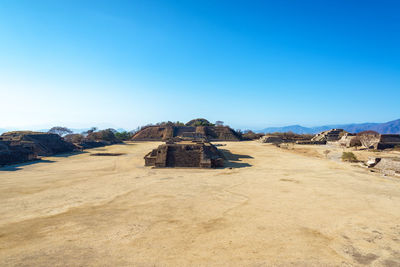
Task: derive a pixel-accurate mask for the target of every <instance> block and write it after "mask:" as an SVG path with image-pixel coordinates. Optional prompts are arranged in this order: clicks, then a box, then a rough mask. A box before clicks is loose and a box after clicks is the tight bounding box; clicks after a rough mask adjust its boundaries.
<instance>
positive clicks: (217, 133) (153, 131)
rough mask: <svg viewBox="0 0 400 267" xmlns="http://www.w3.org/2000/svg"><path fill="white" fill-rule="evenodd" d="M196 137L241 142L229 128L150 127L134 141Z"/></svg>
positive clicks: (140, 132) (135, 136)
mask: <svg viewBox="0 0 400 267" xmlns="http://www.w3.org/2000/svg"><path fill="white" fill-rule="evenodd" d="M194 135H199V136H200V135H201V136H204V137H206V138H207V139H208V140H209V141H239V140H240V136H238V134H237V133H236V132H235V131H234V130H232V129H231V128H229V127H228V126H148V127H145V128H144V129H142V130H140V131H139V132H137V133H136V134H135V135H134V136H133V137H132V141H166V140H169V139H171V138H173V137H185V136H194Z"/></svg>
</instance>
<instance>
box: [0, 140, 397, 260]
mask: <svg viewBox="0 0 400 267" xmlns="http://www.w3.org/2000/svg"><path fill="white" fill-rule="evenodd" d="M158 144H159V143H155V142H147V143H145V142H143V143H129V144H125V145H115V146H110V147H106V148H100V149H92V150H88V151H86V152H85V153H82V154H77V155H62V156H58V157H49V158H45V159H44V160H43V161H42V162H39V163H34V164H21V165H15V166H10V167H6V168H2V169H0V214H1V216H0V266H275V265H278V266H291V265H293V266H358V265H373V266H400V179H399V178H393V177H383V176H381V175H379V174H376V173H369V172H367V171H366V170H364V169H361V168H358V167H355V166H352V165H351V164H347V163H340V162H335V161H332V160H328V159H324V158H318V157H311V156H307V155H302V154H298V153H297V154H296V153H291V152H289V151H285V150H283V149H279V148H276V147H273V146H271V145H267V144H260V143H257V142H231V143H226V144H227V145H226V146H223V147H221V148H222V149H224V150H229V151H230V153H228V152H225V153H226V155H227V157H228V158H229V162H228V163H227V165H228V168H224V169H212V170H206V169H152V168H149V167H144V166H143V164H144V160H143V156H144V155H145V154H146V153H147V152H149V151H150V150H151V149H152V148H154V147H156V146H157V145H158ZM93 153H125V154H122V155H118V156H105V155H104V154H99V155H98V156H91V155H90V154H93ZM229 167H231V168H229Z"/></svg>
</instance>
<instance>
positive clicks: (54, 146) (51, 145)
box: [0, 131, 75, 156]
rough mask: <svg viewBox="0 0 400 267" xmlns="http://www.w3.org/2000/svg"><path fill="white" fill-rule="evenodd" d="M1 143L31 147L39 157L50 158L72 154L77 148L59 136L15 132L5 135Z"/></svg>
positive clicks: (0, 137)
mask: <svg viewBox="0 0 400 267" xmlns="http://www.w3.org/2000/svg"><path fill="white" fill-rule="evenodd" d="M0 141H6V142H9V144H10V145H16V144H21V145H24V146H31V147H32V149H33V151H34V152H35V153H36V154H37V155H38V156H50V155H54V154H58V153H66V152H71V151H73V150H74V149H75V146H74V145H73V144H71V143H68V142H66V141H64V139H63V138H61V137H60V136H59V135H58V134H52V133H42V132H31V131H15V132H7V133H3V134H2V135H1V136H0Z"/></svg>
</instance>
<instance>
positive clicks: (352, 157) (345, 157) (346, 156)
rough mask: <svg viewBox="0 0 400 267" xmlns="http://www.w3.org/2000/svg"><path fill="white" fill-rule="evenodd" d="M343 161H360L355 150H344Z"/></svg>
mask: <svg viewBox="0 0 400 267" xmlns="http://www.w3.org/2000/svg"><path fill="white" fill-rule="evenodd" d="M342 161H347V162H358V159H357V157H356V155H354V153H353V152H343V154H342Z"/></svg>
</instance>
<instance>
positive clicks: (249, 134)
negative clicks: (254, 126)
mask: <svg viewBox="0 0 400 267" xmlns="http://www.w3.org/2000/svg"><path fill="white" fill-rule="evenodd" d="M261 136H264V134H259V133H255V132H253V131H250V130H248V131H245V133H244V134H242V139H243V140H256V139H260V138H261Z"/></svg>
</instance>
